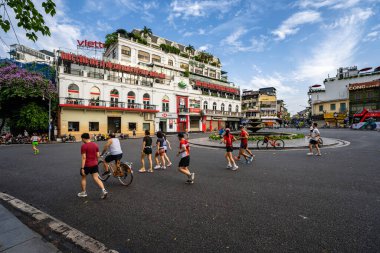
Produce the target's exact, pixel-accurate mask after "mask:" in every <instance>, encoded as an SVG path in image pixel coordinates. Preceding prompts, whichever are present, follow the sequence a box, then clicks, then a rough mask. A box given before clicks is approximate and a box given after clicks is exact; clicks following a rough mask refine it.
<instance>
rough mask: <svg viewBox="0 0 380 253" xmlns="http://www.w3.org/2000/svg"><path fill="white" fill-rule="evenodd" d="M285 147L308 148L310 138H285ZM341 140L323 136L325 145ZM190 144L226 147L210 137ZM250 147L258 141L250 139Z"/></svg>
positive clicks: (236, 146)
mask: <svg viewBox="0 0 380 253" xmlns="http://www.w3.org/2000/svg"><path fill="white" fill-rule="evenodd" d="M284 142H285V149H294V148H307V147H308V145H309V140H308V139H305V138H302V139H295V140H284ZM340 142H341V141H340V140H337V139H332V138H323V147H328V146H335V145H338V144H340ZM190 144H194V145H199V146H205V147H214V148H224V147H225V146H226V145H225V144H223V143H220V141H216V140H210V139H209V138H208V137H203V138H196V139H190ZM239 145H240V141H237V142H236V143H235V148H239ZM248 147H249V148H250V149H257V141H249V142H248Z"/></svg>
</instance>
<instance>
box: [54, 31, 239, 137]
mask: <svg viewBox="0 0 380 253" xmlns="http://www.w3.org/2000/svg"><path fill="white" fill-rule="evenodd" d="M147 41H148V43H147V44H141V43H138V42H137V41H136V40H134V39H132V38H124V37H119V38H118V41H117V42H116V43H114V44H113V45H111V46H110V47H109V48H108V49H107V50H106V52H105V54H104V59H103V60H97V59H92V58H91V59H90V58H87V57H84V56H80V55H75V54H71V53H67V52H58V53H57V57H58V61H57V62H58V64H57V65H58V81H59V96H60V113H59V115H60V118H59V126H58V129H59V134H61V135H62V134H69V133H70V134H74V135H79V134H80V133H81V132H90V133H95V134H97V133H109V132H115V133H127V134H130V133H131V132H132V131H133V130H134V129H135V130H136V132H137V134H143V131H144V130H150V131H151V132H154V131H158V130H161V131H164V132H183V131H185V130H186V129H188V130H189V131H213V130H217V129H219V128H221V127H227V126H228V127H231V128H237V127H238V124H239V121H240V117H241V113H240V112H241V106H240V90H239V87H237V86H235V85H234V84H232V83H230V82H228V81H227V78H226V75H225V72H223V74H222V71H221V66H220V64H219V63H218V64H216V60H215V59H212V61H211V62H208V63H201V62H199V61H197V60H194V58H196V57H192V56H190V52H188V54H187V56H188V58H186V57H185V56H186V55H185V53H186V50H185V47H184V46H181V45H179V44H177V43H175V42H171V41H168V40H166V39H163V38H159V37H157V36H154V35H152V36H149V37H148V38H147ZM163 44H165V45H168V46H170V47H175V48H177V49H179V52H180V53H179V54H177V53H169V52H166V51H165V50H164V49H165V47H163V46H162V45H163ZM160 46H161V47H160ZM193 54H194V55H195V56H196V55H197V52H194V53H193Z"/></svg>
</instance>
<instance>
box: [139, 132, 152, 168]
mask: <svg viewBox="0 0 380 253" xmlns="http://www.w3.org/2000/svg"><path fill="white" fill-rule="evenodd" d="M152 142H153V141H152V138H151V137H150V132H149V130H145V136H144V139H143V145H142V151H141V165H142V166H141V169H140V170H139V172H140V173H145V172H146V170H145V156H147V157H148V160H149V170H148V172H150V173H152V172H153V165H152Z"/></svg>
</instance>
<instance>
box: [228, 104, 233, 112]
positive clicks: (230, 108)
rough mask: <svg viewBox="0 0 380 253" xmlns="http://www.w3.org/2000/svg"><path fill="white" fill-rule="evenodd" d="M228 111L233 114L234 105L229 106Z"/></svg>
mask: <svg viewBox="0 0 380 253" xmlns="http://www.w3.org/2000/svg"><path fill="white" fill-rule="evenodd" d="M228 111H229V112H232V105H231V104H229V105H228Z"/></svg>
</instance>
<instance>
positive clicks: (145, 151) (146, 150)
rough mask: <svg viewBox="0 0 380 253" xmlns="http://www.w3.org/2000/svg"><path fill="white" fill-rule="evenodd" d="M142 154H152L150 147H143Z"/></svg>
mask: <svg viewBox="0 0 380 253" xmlns="http://www.w3.org/2000/svg"><path fill="white" fill-rule="evenodd" d="M144 154H146V155H151V154H152V148H151V147H145V148H144Z"/></svg>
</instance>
